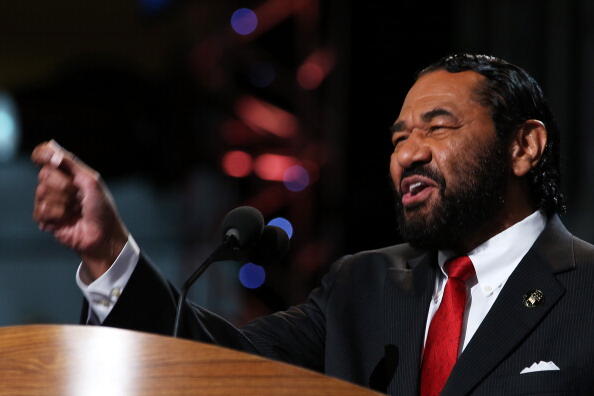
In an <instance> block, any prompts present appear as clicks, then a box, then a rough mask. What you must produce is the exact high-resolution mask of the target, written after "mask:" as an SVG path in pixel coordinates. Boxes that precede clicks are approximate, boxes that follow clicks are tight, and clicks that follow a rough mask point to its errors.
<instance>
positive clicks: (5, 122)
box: [0, 92, 21, 162]
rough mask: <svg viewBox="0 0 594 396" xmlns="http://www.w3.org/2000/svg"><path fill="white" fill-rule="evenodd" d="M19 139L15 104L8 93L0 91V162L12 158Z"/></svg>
mask: <svg viewBox="0 0 594 396" xmlns="http://www.w3.org/2000/svg"><path fill="white" fill-rule="evenodd" d="M20 139H21V130H20V127H19V122H18V118H17V110H16V104H15V103H14V101H13V100H12V98H11V97H10V96H9V95H8V94H6V93H2V92H0V162H7V161H10V160H11V159H13V158H14V156H15V155H16V153H17V150H18V148H19V142H20Z"/></svg>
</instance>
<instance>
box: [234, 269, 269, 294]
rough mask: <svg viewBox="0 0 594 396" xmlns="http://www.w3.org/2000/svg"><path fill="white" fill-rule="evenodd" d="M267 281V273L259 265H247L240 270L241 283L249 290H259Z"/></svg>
mask: <svg viewBox="0 0 594 396" xmlns="http://www.w3.org/2000/svg"><path fill="white" fill-rule="evenodd" d="M265 280H266V271H265V270H264V268H263V267H261V266H259V265H257V264H254V263H246V264H244V265H242V266H241V268H240V269H239V281H240V282H241V284H242V285H243V286H244V287H246V288H248V289H257V288H259V287H260V286H262V284H263V283H264V281H265Z"/></svg>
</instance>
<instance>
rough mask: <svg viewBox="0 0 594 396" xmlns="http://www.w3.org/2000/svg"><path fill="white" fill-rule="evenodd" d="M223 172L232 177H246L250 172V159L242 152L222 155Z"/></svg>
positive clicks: (235, 151) (237, 151) (236, 151)
mask: <svg viewBox="0 0 594 396" xmlns="http://www.w3.org/2000/svg"><path fill="white" fill-rule="evenodd" d="M221 162H222V167H223V171H224V172H225V173H226V174H228V175H229V176H232V177H246V176H247V175H249V174H250V173H251V172H252V157H251V156H250V155H249V154H248V153H246V152H243V151H240V150H234V151H229V152H227V153H225V155H223V159H222V161H221Z"/></svg>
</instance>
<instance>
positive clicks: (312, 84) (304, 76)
mask: <svg viewBox="0 0 594 396" xmlns="http://www.w3.org/2000/svg"><path fill="white" fill-rule="evenodd" d="M324 77H325V73H324V70H322V68H321V67H320V66H319V65H317V64H315V63H305V64H303V65H301V66H300V67H299V69H298V70H297V82H298V83H299V85H301V87H302V88H303V89H307V90H312V89H316V88H317V87H319V86H320V84H321V83H322V81H323V80H324Z"/></svg>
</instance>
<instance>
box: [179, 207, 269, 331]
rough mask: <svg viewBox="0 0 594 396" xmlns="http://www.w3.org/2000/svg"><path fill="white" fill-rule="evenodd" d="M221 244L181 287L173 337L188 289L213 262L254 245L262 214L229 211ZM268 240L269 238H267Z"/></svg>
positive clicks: (250, 209)
mask: <svg viewBox="0 0 594 396" xmlns="http://www.w3.org/2000/svg"><path fill="white" fill-rule="evenodd" d="M221 228H222V234H223V242H222V243H221V244H220V245H219V246H218V247H217V248H216V249H215V250H214V252H212V253H211V255H210V256H208V257H207V258H206V260H204V261H203V262H202V264H200V266H199V267H198V268H197V269H196V271H194V272H193V273H192V275H190V277H189V278H188V279H187V280H186V282H185V283H184V285H183V286H182V288H181V290H180V294H179V299H178V301H177V310H176V314H175V322H174V325H173V337H177V336H178V333H179V327H180V322H181V311H182V308H183V305H184V304H183V303H184V301H185V300H186V296H187V295H188V291H189V290H190V287H192V285H193V284H194V282H196V280H198V278H199V277H200V276H201V275H202V274H203V273H204V271H206V269H207V268H208V267H209V266H210V265H211V264H212V263H213V262H215V261H220V260H222V259H224V258H238V257H240V253H241V252H242V251H244V250H245V251H247V250H248V249H250V248H251V247H252V246H253V245H255V244H256V243H257V242H258V241H259V240H260V237H261V235H262V230H263V228H264V218H263V217H262V213H260V211H259V210H258V209H256V208H253V207H251V206H240V207H238V208H235V209H233V210H231V211H230V212H229V213H227V215H226V216H225V218H224V219H223V225H222V227H221ZM268 232H270V231H268ZM267 238H270V237H267Z"/></svg>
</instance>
